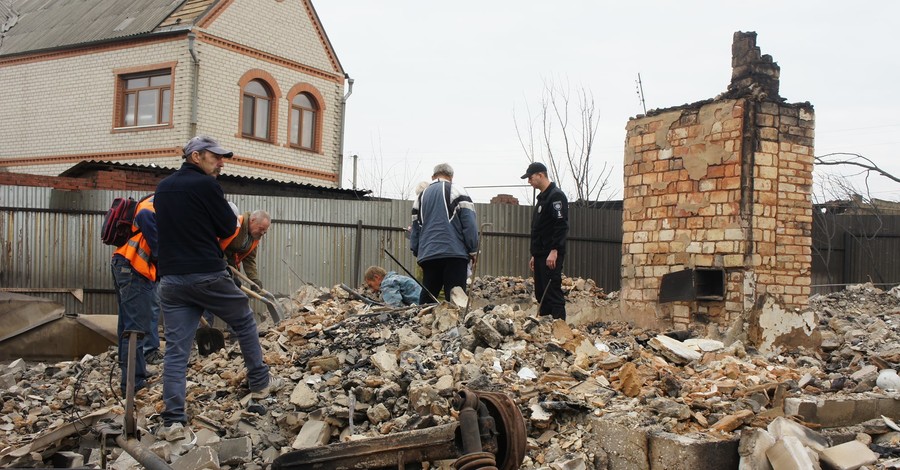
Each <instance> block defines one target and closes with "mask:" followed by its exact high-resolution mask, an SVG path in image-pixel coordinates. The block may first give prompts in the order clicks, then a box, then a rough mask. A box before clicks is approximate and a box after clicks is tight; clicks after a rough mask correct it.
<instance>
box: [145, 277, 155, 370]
mask: <svg viewBox="0 0 900 470" xmlns="http://www.w3.org/2000/svg"><path fill="white" fill-rule="evenodd" d="M156 287H157V286H156V283H153V304H152V306H151V308H150V331H149V332H148V334H147V335H145V336H144V347H143V348H142V350H143V354H144V357H146V356H147V355H148V354H150V353H152V352H154V351H159V289H157V288H156Z"/></svg>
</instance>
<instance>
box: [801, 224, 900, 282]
mask: <svg viewBox="0 0 900 470" xmlns="http://www.w3.org/2000/svg"><path fill="white" fill-rule="evenodd" d="M898 253H900V216H896V215H880V216H879V215H860V214H836V215H835V214H831V213H815V214H814V217H813V249H812V256H813V279H812V283H813V289H812V291H813V293H827V292H833V291H836V290H841V289H843V288H844V286H845V285H847V284H857V283H863V282H871V283H873V284H875V285H876V286H878V287H881V288H885V289H887V288H889V287H891V286H894V285H897V284H898V283H900V263H898V262H897V254H898Z"/></svg>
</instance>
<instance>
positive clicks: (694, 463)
mask: <svg viewBox="0 0 900 470" xmlns="http://www.w3.org/2000/svg"><path fill="white" fill-rule="evenodd" d="M648 443H649V450H650V469H651V470H692V469H697V468H736V467H737V465H738V462H739V461H740V457H739V456H738V440H737V439H734V440H731V441H718V440H701V439H696V438H693V437H689V436H684V435H680V434H672V433H666V432H660V433H653V434H651V435H650V437H649V441H648Z"/></svg>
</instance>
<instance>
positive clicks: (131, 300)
mask: <svg viewBox="0 0 900 470" xmlns="http://www.w3.org/2000/svg"><path fill="white" fill-rule="evenodd" d="M109 264H110V268H111V270H112V275H113V279H114V280H115V283H116V298H117V300H118V301H119V323H118V335H119V367H120V368H121V369H122V378H121V383H120V388H121V390H122V393H123V394H124V393H125V383H126V380H127V377H128V336H126V335H125V330H135V331H140V332H142V333H144V334H145V336H144V338H146V337H147V336H146V335H147V333H148V332H149V331H150V322H151V319H152V317H153V309H154V307H156V308H158V305H159V304H158V299H157V296H156V295H157V293H156V283H155V282H153V281H151V280H149V279H147V278H146V277H144V276H141V275H140V274H138V273H137V272H136V271H135V270H134V269H133V268H132V267H131V263H129V262H128V260H126V259H125V258H123V257H121V256H113V257H112V260H110V262H109ZM143 343H144V341H141V343H140V344H139V345H138V348H137V354H135V369H134V389H135V390H140V389H142V388H144V386H145V385H146V382H147V364H146V362H145V361H144V354H143Z"/></svg>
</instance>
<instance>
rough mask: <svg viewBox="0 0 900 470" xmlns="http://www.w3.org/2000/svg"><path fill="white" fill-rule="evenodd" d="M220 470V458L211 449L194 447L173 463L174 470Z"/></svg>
mask: <svg viewBox="0 0 900 470" xmlns="http://www.w3.org/2000/svg"><path fill="white" fill-rule="evenodd" d="M202 469H209V470H219V456H218V455H216V451H214V450H212V448H211V447H207V446H200V447H194V448H193V449H191V450H190V452H188V453H187V454H184V455H182V456H181V457H179V458H178V460H176V461H174V462H172V470H202Z"/></svg>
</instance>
